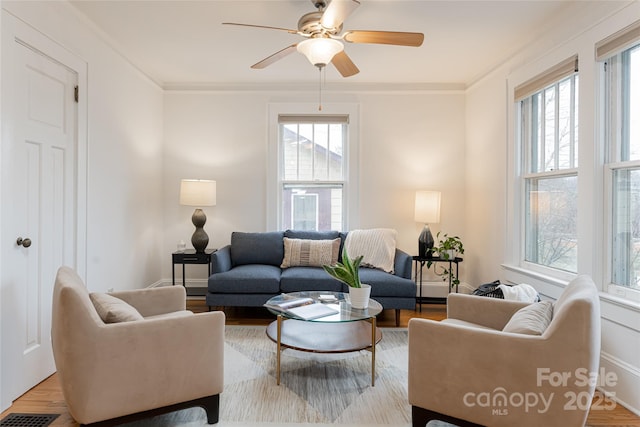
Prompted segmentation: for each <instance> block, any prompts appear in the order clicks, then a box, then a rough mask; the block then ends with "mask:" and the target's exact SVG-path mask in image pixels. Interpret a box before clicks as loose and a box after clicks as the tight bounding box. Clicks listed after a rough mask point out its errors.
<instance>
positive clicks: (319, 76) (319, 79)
mask: <svg viewBox="0 0 640 427" xmlns="http://www.w3.org/2000/svg"><path fill="white" fill-rule="evenodd" d="M322 68H324V67H318V72H319V73H320V74H318V111H322Z"/></svg>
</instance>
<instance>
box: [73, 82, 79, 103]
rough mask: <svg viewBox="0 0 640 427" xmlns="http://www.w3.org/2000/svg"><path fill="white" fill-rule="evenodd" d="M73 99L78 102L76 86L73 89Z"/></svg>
mask: <svg viewBox="0 0 640 427" xmlns="http://www.w3.org/2000/svg"><path fill="white" fill-rule="evenodd" d="M73 99H74V100H75V101H76V102H78V86H76V87H74V88H73Z"/></svg>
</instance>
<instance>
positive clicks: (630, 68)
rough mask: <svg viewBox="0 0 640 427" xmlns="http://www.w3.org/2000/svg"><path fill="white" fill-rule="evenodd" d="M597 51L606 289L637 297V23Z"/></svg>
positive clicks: (639, 42)
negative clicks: (600, 84)
mask: <svg viewBox="0 0 640 427" xmlns="http://www.w3.org/2000/svg"><path fill="white" fill-rule="evenodd" d="M596 55H597V57H598V59H599V60H600V61H602V62H603V63H604V64H603V69H604V101H605V108H604V137H605V141H606V147H607V150H606V152H607V160H606V165H605V172H606V178H607V186H606V190H607V193H608V195H609V197H608V199H609V201H610V202H609V203H608V208H607V211H608V212H607V215H606V217H607V218H609V221H608V227H610V228H609V233H608V234H609V239H608V240H609V245H610V250H609V251H608V252H609V253H610V260H609V262H610V283H611V284H612V287H610V291H613V292H615V293H617V294H620V295H629V296H632V295H634V294H635V295H634V298H633V299H638V297H639V296H640V293H636V292H633V290H636V291H640V23H637V24H635V26H632V27H629V28H627V29H625V30H623V31H622V32H621V33H620V34H615V35H614V36H612V37H611V38H610V39H607V40H604V41H603V42H601V43H598V45H596ZM625 289H630V290H632V292H631V294H628V293H627V292H626V291H625Z"/></svg>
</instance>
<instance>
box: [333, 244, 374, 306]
mask: <svg viewBox="0 0 640 427" xmlns="http://www.w3.org/2000/svg"><path fill="white" fill-rule="evenodd" d="M361 262H362V256H359V257H356V258H355V259H354V260H352V259H351V258H349V254H347V250H346V249H345V248H343V249H342V262H337V263H336V264H335V265H323V266H322V268H324V271H326V272H327V273H328V274H329V275H330V276H331V277H333V278H334V279H337V280H339V281H341V282H342V283H344V284H346V285H347V286H348V287H349V299H350V302H351V306H352V307H353V308H359V309H363V308H367V307H369V296H370V295H371V286H370V285H367V284H363V283H362V282H360V274H359V272H358V268H359V267H360V263H361Z"/></svg>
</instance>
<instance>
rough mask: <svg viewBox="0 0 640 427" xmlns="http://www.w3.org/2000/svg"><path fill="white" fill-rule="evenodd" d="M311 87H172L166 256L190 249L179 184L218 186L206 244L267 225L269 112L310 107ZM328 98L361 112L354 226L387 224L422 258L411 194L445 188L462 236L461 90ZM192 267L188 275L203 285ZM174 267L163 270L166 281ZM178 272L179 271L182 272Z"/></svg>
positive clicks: (448, 213) (448, 216) (449, 215)
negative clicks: (211, 182) (192, 181)
mask: <svg viewBox="0 0 640 427" xmlns="http://www.w3.org/2000/svg"><path fill="white" fill-rule="evenodd" d="M317 96H318V93H317V92H316V90H315V88H312V89H311V90H309V91H293V90H291V91H289V90H286V89H285V90H280V91H278V92H274V91H269V90H264V91H252V92H249V91H246V92H245V91H241V90H237V91H233V92H219V91H218V92H215V91H176V92H172V91H168V92H166V94H165V98H164V102H165V115H164V122H165V173H164V177H165V178H164V199H165V202H164V211H165V241H164V250H165V253H169V252H171V251H174V250H175V249H176V244H177V242H178V241H180V240H181V239H182V240H184V241H185V242H187V243H188V246H190V244H189V239H190V236H191V233H192V232H193V225H192V224H191V220H190V218H191V214H192V212H193V208H190V207H186V206H179V205H178V190H179V182H180V179H181V178H203V179H204V178H209V179H215V180H216V181H217V191H218V197H217V206H215V207H211V208H205V213H206V214H207V218H208V219H207V225H206V226H205V230H206V231H207V233H208V234H209V237H210V244H209V246H210V247H221V246H223V245H225V244H228V243H229V240H230V236H231V232H233V231H264V230H265V229H266V216H267V215H266V212H265V206H266V200H267V198H268V197H270V196H269V195H268V194H267V183H266V182H265V177H266V175H267V154H268V153H267V150H268V131H269V123H268V108H269V104H270V103H280V104H282V103H314V102H317ZM323 102H324V103H326V104H329V103H341V102H342V103H349V104H357V105H358V106H359V111H360V117H359V123H360V129H359V135H360V137H359V141H358V143H359V144H358V145H359V174H360V176H359V189H360V191H359V193H358V194H355V195H353V197H358V212H359V215H358V218H357V220H356V223H355V224H352V225H351V228H369V227H391V228H395V229H396V230H398V246H399V247H400V248H401V249H403V250H405V251H407V252H409V253H411V254H415V253H417V236H418V234H419V233H420V230H421V228H422V224H416V223H415V222H414V219H413V203H414V195H415V190H421V189H433V190H441V191H442V205H443V208H442V221H441V223H440V224H435V225H434V226H433V227H432V229H433V230H434V233H435V232H436V231H438V230H440V229H442V230H445V231H447V232H449V233H455V234H460V235H461V237H462V238H463V239H464V235H465V230H464V225H465V224H464V217H465V214H464V212H465V198H464V194H465V191H464V186H465V180H464V176H465V174H464V168H461V167H458V165H460V164H461V163H464V125H463V124H464V115H465V109H464V105H465V104H464V103H465V101H464V93H462V92H460V91H458V92H456V91H424V92H421V91H411V92H389V93H380V92H376V93H373V92H367V91H351V92H350V93H349V94H339V93H332V92H328V93H325V94H323ZM196 267H198V266H190V267H189V268H190V272H187V279H188V280H189V281H190V282H197V281H198V279H197V278H198V277H200V278H201V281H203V279H204V277H205V275H206V274H205V273H206V272H205V271H204V269H197V268H196ZM170 269H171V265H170V264H166V265H165V264H163V277H170V275H171V271H170ZM178 276H179V274H178Z"/></svg>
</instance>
